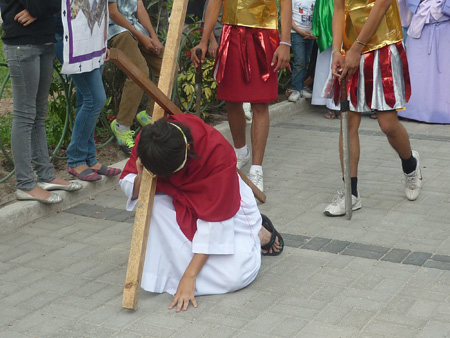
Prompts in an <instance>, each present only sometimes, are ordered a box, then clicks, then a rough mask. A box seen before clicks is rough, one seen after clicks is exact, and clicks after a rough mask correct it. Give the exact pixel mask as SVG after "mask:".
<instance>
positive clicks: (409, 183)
mask: <svg viewBox="0 0 450 338" xmlns="http://www.w3.org/2000/svg"><path fill="white" fill-rule="evenodd" d="M417 180H418V178H417V170H415V171H413V172H412V173H411V174H405V187H406V188H408V189H410V190H414V189H416V188H417Z"/></svg>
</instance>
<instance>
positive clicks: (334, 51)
mask: <svg viewBox="0 0 450 338" xmlns="http://www.w3.org/2000/svg"><path fill="white" fill-rule="evenodd" d="M336 52H339V53H341V50H340V49H339V48H336V49H333V50H332V51H331V55H333V54H334V53H336ZM341 54H342V53H341Z"/></svg>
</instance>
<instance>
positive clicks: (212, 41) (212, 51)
mask: <svg viewBox="0 0 450 338" xmlns="http://www.w3.org/2000/svg"><path fill="white" fill-rule="evenodd" d="M218 47H219V44H218V43H217V40H216V37H215V36H214V32H211V35H210V36H209V46H208V54H209V56H211V57H212V58H215V57H216V55H217V48H218Z"/></svg>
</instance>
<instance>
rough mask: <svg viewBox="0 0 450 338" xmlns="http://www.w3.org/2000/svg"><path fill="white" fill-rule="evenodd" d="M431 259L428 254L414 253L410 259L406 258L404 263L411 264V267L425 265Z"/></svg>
mask: <svg viewBox="0 0 450 338" xmlns="http://www.w3.org/2000/svg"><path fill="white" fill-rule="evenodd" d="M430 257H431V254H430V253H426V252H412V253H411V254H410V255H409V256H408V257H406V258H405V260H404V261H403V264H410V265H419V266H421V265H423V264H424V263H425V262H426V261H427V260H428V258H430Z"/></svg>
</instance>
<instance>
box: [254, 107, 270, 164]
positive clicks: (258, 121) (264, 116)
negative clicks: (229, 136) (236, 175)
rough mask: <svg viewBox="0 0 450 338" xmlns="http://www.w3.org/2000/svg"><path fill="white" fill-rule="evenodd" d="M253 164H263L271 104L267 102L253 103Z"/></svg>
mask: <svg viewBox="0 0 450 338" xmlns="http://www.w3.org/2000/svg"><path fill="white" fill-rule="evenodd" d="M252 110H253V121H252V129H251V136H252V164H254V165H262V162H263V159H264V152H265V150H266V144H267V137H268V136H269V126H270V119H269V105H268V104H267V103H252Z"/></svg>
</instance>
